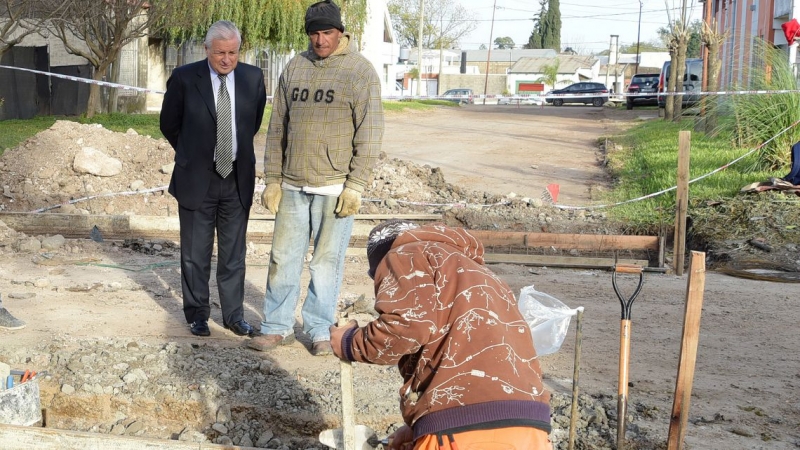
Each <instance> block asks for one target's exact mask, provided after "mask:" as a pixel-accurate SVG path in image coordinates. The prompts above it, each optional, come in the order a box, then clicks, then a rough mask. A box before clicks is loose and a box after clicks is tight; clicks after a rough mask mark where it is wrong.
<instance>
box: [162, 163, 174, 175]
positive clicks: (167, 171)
mask: <svg viewBox="0 0 800 450" xmlns="http://www.w3.org/2000/svg"><path fill="white" fill-rule="evenodd" d="M173 170H175V163H174V162H171V163H169V164H164V165H163V166H161V173H165V174H167V175H171V174H172V171H173Z"/></svg>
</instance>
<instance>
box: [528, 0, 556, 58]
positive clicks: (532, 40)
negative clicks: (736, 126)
mask: <svg viewBox="0 0 800 450" xmlns="http://www.w3.org/2000/svg"><path fill="white" fill-rule="evenodd" d="M539 6H540V8H541V9H540V10H539V15H538V17H536V18H534V19H533V31H531V36H530V37H529V38H528V44H527V45H525V48H552V49H553V50H555V51H557V52H560V51H561V11H560V6H559V1H558V0H539Z"/></svg>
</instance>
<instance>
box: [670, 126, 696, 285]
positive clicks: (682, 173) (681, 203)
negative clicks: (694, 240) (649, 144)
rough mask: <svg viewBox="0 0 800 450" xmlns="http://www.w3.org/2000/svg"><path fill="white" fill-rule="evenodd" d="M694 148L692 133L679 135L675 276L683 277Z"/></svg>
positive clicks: (685, 132)
mask: <svg viewBox="0 0 800 450" xmlns="http://www.w3.org/2000/svg"><path fill="white" fill-rule="evenodd" d="M691 147H692V132H691V131H686V130H684V131H681V132H680V133H679V134H678V178H677V186H678V189H677V193H676V196H675V209H676V211H675V245H674V252H673V254H674V257H675V274H676V275H678V276H682V275H683V259H684V258H685V257H686V211H687V210H688V208H689V155H690V154H691Z"/></svg>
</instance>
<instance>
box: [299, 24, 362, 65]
mask: <svg viewBox="0 0 800 450" xmlns="http://www.w3.org/2000/svg"><path fill="white" fill-rule="evenodd" d="M356 51H357V49H356V44H355V42H354V40H353V35H352V34H350V32H349V31H345V32H344V33H342V39H341V40H340V41H339V46H338V47H336V50H334V51H333V53H331V54H330V56H328V57H327V58H320V57H319V56H317V54H316V53H314V48H313V47H311V42H309V43H308V50H306V51H305V52H303V55H304V56H305V57H306V58H308V59H309V60H310V61H312V62H315V61H324V60H326V59H330V58H335V57H337V56H340V55H346V54H348V53H355V52H356Z"/></svg>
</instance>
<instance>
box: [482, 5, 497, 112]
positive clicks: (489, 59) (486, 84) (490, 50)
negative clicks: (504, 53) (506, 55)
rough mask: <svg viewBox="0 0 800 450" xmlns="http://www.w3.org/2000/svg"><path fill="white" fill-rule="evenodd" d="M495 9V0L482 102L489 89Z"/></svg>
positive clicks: (484, 100)
mask: <svg viewBox="0 0 800 450" xmlns="http://www.w3.org/2000/svg"><path fill="white" fill-rule="evenodd" d="M495 11H497V0H494V6H493V7H492V26H491V27H490V28H489V52H488V53H486V80H485V81H484V82H483V104H484V105H485V104H486V91H487V90H488V89H489V61H491V59H492V37H493V35H494V13H495Z"/></svg>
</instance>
